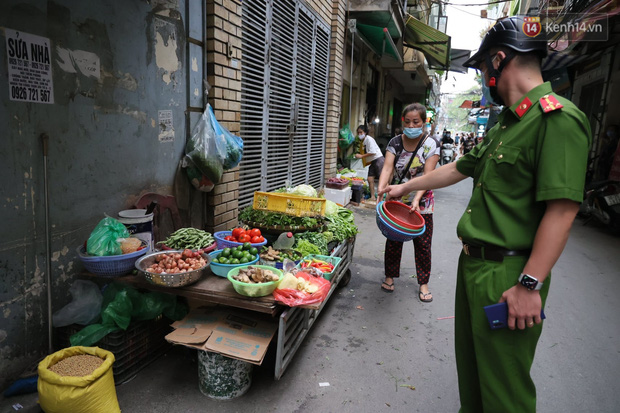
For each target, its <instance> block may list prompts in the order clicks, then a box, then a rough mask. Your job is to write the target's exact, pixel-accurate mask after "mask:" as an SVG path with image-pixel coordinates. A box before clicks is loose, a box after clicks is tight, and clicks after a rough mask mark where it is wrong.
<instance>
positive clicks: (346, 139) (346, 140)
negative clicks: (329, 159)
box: [338, 124, 355, 149]
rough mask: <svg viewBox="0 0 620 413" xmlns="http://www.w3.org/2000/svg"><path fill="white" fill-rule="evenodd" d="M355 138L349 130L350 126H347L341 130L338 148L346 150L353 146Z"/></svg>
mask: <svg viewBox="0 0 620 413" xmlns="http://www.w3.org/2000/svg"><path fill="white" fill-rule="evenodd" d="M354 141H355V136H354V135H353V132H351V128H349V124H346V125H344V126H343V127H342V129H340V138H338V146H339V147H340V149H346V148H348V147H349V146H351V145H352V144H353V142H354Z"/></svg>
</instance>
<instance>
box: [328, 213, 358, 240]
mask: <svg viewBox="0 0 620 413" xmlns="http://www.w3.org/2000/svg"><path fill="white" fill-rule="evenodd" d="M325 219H326V220H327V222H328V223H327V230H328V231H329V232H332V233H333V239H334V240H335V241H338V242H342V241H345V240H347V239H349V238H351V237H354V236H355V234H357V233H358V232H359V231H358V230H357V226H356V225H355V218H354V216H353V212H352V211H351V210H349V209H347V208H342V207H339V209H338V213H337V214H335V215H332V216H329V217H325Z"/></svg>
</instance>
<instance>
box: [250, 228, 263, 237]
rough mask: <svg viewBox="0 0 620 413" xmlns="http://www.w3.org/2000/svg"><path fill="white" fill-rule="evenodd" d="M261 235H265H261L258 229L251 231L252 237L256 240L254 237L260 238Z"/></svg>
mask: <svg viewBox="0 0 620 413" xmlns="http://www.w3.org/2000/svg"><path fill="white" fill-rule="evenodd" d="M261 235H263V234H261V233H260V229H258V228H252V229H251V230H250V236H251V237H252V238H254V237H260V236H261Z"/></svg>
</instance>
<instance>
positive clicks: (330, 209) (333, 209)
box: [325, 199, 339, 217]
mask: <svg viewBox="0 0 620 413" xmlns="http://www.w3.org/2000/svg"><path fill="white" fill-rule="evenodd" d="M338 209H339V207H338V205H337V204H336V203H335V202H332V201H330V200H329V199H328V200H326V201H325V215H326V216H328V217H331V216H332V215H336V214H337V213H338Z"/></svg>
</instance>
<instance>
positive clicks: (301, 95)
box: [239, 0, 330, 207]
mask: <svg viewBox="0 0 620 413" xmlns="http://www.w3.org/2000/svg"><path fill="white" fill-rule="evenodd" d="M242 10H243V13H242V19H243V23H242V26H243V29H242V30H243V33H242V46H241V49H242V55H243V57H242V67H241V137H242V138H243V142H244V154H243V160H242V161H241V164H240V176H239V179H240V185H239V206H240V207H243V206H246V205H249V204H250V203H251V202H252V196H253V194H254V191H271V190H274V189H277V188H280V187H282V186H284V184H285V183H286V182H287V181H288V182H290V184H292V185H299V184H303V183H307V184H310V185H312V186H314V187H320V186H321V185H322V183H323V176H324V164H325V130H326V115H327V87H328V73H329V47H330V32H329V28H328V26H327V25H326V24H325V23H324V22H322V21H321V20H320V19H319V18H318V17H317V16H316V15H314V14H313V13H312V11H310V10H309V9H308V8H307V6H306V5H304V4H302V3H300V2H299V0H253V1H244V2H242Z"/></svg>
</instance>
